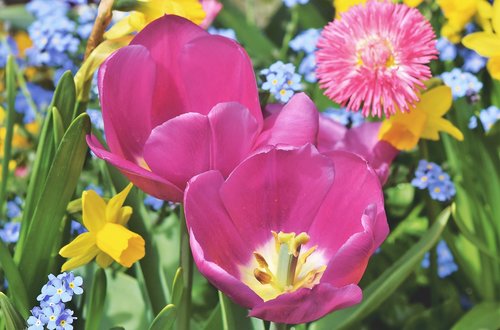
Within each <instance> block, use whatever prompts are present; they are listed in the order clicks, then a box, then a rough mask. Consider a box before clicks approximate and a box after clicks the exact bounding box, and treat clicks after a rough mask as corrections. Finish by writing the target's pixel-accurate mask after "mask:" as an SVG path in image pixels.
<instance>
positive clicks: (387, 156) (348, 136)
mask: <svg viewBox="0 0 500 330" xmlns="http://www.w3.org/2000/svg"><path fill="white" fill-rule="evenodd" d="M381 125H382V123H371V122H365V123H363V124H361V125H360V126H357V127H352V128H346V127H345V126H344V125H342V124H339V123H337V122H336V121H334V120H332V119H330V118H328V117H327V116H325V115H320V118H319V132H318V143H317V146H318V150H319V151H320V152H321V153H324V154H328V153H329V152H332V151H339V150H343V151H348V152H352V153H355V154H356V155H358V156H360V157H362V158H364V159H365V160H366V161H367V162H368V164H369V165H370V166H371V167H372V168H373V169H374V170H375V173H377V175H378V177H379V179H380V182H381V183H382V184H384V183H385V182H386V181H387V177H388V176H389V170H390V167H391V163H392V161H393V160H394V158H395V157H396V156H397V154H398V153H399V150H398V149H396V148H394V147H393V146H391V145H390V144H389V143H387V142H385V141H380V140H379V138H378V134H379V130H380V126H381Z"/></svg>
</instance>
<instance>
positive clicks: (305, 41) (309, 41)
mask: <svg viewBox="0 0 500 330" xmlns="http://www.w3.org/2000/svg"><path fill="white" fill-rule="evenodd" d="M320 35H321V29H307V30H305V31H303V32H301V33H300V34H299V35H297V36H296V37H295V38H293V39H292V40H291V41H290V48H291V49H293V50H294V51H296V52H301V51H302V52H304V54H305V57H304V59H302V62H300V65H299V73H300V74H301V75H303V76H304V79H305V80H306V81H308V82H310V83H315V82H316V81H317V80H318V79H317V78H316V72H315V71H316V56H315V55H314V52H315V51H316V45H317V44H318V40H319V37H320Z"/></svg>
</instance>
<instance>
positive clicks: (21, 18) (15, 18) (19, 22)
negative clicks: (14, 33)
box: [0, 5, 35, 30]
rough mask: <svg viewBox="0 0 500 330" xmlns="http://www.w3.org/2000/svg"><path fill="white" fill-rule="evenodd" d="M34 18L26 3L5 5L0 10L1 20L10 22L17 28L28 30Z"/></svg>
mask: <svg viewBox="0 0 500 330" xmlns="http://www.w3.org/2000/svg"><path fill="white" fill-rule="evenodd" d="M34 20H35V18H34V17H33V16H31V14H30V13H29V12H28V11H27V10H26V8H25V6H24V5H10V6H3V7H2V10H0V21H3V22H9V23H10V24H12V26H13V27H16V28H21V29H23V30H26V29H27V28H28V26H29V25H30V24H31V23H33V21H34Z"/></svg>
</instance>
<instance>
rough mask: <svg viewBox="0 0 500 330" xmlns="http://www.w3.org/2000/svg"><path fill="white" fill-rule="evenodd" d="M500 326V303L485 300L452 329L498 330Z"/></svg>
mask: <svg viewBox="0 0 500 330" xmlns="http://www.w3.org/2000/svg"><path fill="white" fill-rule="evenodd" d="M499 328H500V303H489V302H484V303H481V304H479V305H476V306H474V307H473V308H472V309H471V310H470V311H469V312H467V314H465V315H464V316H463V317H462V318H461V319H460V320H459V321H458V322H457V323H456V324H455V325H454V326H453V328H452V330H472V329H481V330H497V329H499Z"/></svg>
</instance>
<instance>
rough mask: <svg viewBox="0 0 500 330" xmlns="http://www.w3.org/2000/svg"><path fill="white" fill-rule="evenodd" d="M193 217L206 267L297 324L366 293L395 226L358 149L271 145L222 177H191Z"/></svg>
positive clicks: (194, 245) (195, 247) (249, 303)
mask: <svg viewBox="0 0 500 330" xmlns="http://www.w3.org/2000/svg"><path fill="white" fill-rule="evenodd" d="M184 204H185V212H186V221H187V226H188V229H189V233H190V244H191V250H192V252H193V257H194V261H195V263H196V265H197V266H198V269H199V270H200V272H201V273H202V274H203V275H204V276H205V277H206V278H208V280H209V281H210V282H211V283H212V284H213V285H214V286H216V287H217V288H218V289H219V290H221V291H222V292H224V293H225V294H226V295H228V296H229V297H230V298H232V299H233V300H234V301H235V302H237V303H238V304H240V305H242V306H244V307H246V308H249V309H250V316H254V317H258V318H262V319H264V320H268V321H273V322H279V323H287V324H296V323H304V322H310V321H313V320H316V319H318V318H320V317H322V316H324V315H326V314H327V313H329V312H331V311H333V310H336V309H340V308H345V307H349V306H351V305H354V304H357V303H359V302H360V301H361V298H362V292H361V289H360V288H359V287H358V285H357V283H358V282H359V281H360V279H361V277H362V275H363V273H364V271H365V268H366V266H367V263H368V260H369V258H370V256H371V255H372V254H373V252H374V251H375V249H377V247H378V246H379V245H380V244H381V243H382V241H383V240H384V239H385V238H386V236H387V234H388V225H387V219H386V216H385V211H384V201H383V194H382V189H381V185H380V181H379V179H378V177H377V175H376V174H375V172H374V171H373V170H372V169H371V167H370V166H368V165H367V164H366V161H364V160H363V159H361V158H360V157H358V156H356V155H354V154H352V153H347V152H341V151H336V152H331V153H329V155H328V156H326V155H323V154H320V153H319V152H318V151H317V150H316V148H315V147H313V146H312V145H310V144H307V145H304V146H302V147H300V148H293V147H286V148H279V147H267V148H265V150H264V149H263V150H261V151H260V152H259V153H256V154H254V155H253V156H251V157H249V158H247V159H246V160H245V161H243V162H242V163H241V164H240V165H239V166H238V167H236V169H235V170H234V171H233V172H232V173H231V174H230V175H229V176H228V177H227V179H225V177H224V175H222V174H221V173H220V172H219V171H208V172H205V173H203V174H200V175H198V176H196V177H194V178H193V179H192V180H191V181H190V182H189V185H188V187H187V189H186V193H185V197H184Z"/></svg>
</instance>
